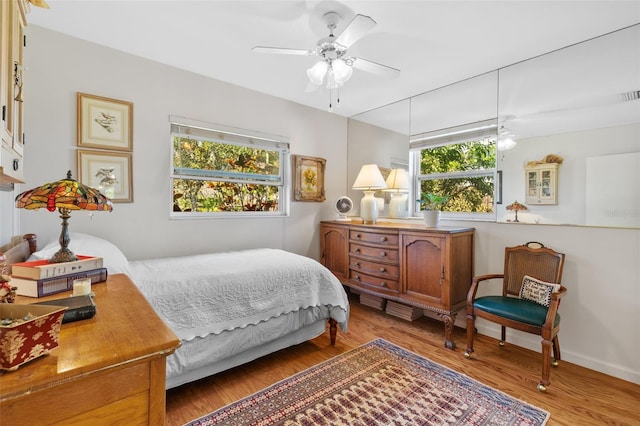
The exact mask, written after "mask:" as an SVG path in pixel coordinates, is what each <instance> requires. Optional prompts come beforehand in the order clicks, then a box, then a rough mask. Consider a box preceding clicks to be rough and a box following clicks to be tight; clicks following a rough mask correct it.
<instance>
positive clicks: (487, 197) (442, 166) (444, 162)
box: [409, 120, 497, 220]
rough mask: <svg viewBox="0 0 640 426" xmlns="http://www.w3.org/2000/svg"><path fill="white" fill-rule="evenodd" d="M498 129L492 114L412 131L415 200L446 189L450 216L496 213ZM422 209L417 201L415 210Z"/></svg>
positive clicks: (412, 173)
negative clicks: (487, 117)
mask: <svg viewBox="0 0 640 426" xmlns="http://www.w3.org/2000/svg"><path fill="white" fill-rule="evenodd" d="M496 129H497V124H496V121H495V120H487V121H483V122H478V123H472V124H468V125H464V126H458V127H455V128H449V129H444V130H439V131H435V132H429V133H423V134H420V135H414V136H412V138H411V141H410V144H409V147H410V154H409V155H410V163H411V176H412V177H413V185H412V188H413V189H412V194H413V197H414V198H413V200H417V199H418V198H420V195H421V194H422V193H434V194H437V195H444V196H446V197H448V201H447V203H446V204H445V205H444V207H443V209H442V211H443V212H445V213H446V217H449V218H455V219H468V218H477V219H481V218H485V219H491V220H492V219H495V206H494V204H495V202H494V200H495V191H496V186H495V184H494V183H495V180H496V140H497V130H496ZM419 210H420V206H419V204H418V203H414V207H413V211H414V212H415V214H416V215H417V213H418V211H419Z"/></svg>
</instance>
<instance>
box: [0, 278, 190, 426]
mask: <svg viewBox="0 0 640 426" xmlns="http://www.w3.org/2000/svg"><path fill="white" fill-rule="evenodd" d="M92 290H93V292H94V293H95V299H94V300H95V303H96V306H97V313H96V315H95V316H94V317H93V318H90V319H86V320H81V321H77V322H71V323H66V324H63V325H62V328H61V331H60V342H59V346H58V348H56V349H54V350H52V351H51V353H50V354H49V355H45V356H43V357H40V358H37V359H35V360H33V361H31V362H30V363H27V364H25V365H23V366H21V367H20V368H18V370H16V371H7V372H3V373H1V374H0V424H3V425H5V424H6V425H9V424H11V425H23V424H24V425H27V424H29V425H33V424H48V425H52V424H67V425H68V424H132V425H133V424H140V425H144V424H148V425H163V424H164V423H165V369H166V357H167V356H168V355H170V354H171V353H173V352H174V351H175V350H176V349H177V348H178V346H180V340H179V339H178V338H177V337H176V335H175V334H174V333H173V331H171V329H170V328H169V327H167V326H166V325H165V324H164V322H163V321H162V320H161V319H160V317H159V316H158V315H157V314H156V312H155V311H154V310H153V308H152V307H151V306H150V305H149V303H148V302H147V300H146V299H145V298H144V296H143V295H142V293H140V291H139V290H138V288H137V287H136V286H135V285H134V284H133V283H132V282H131V280H130V279H129V277H127V276H126V275H123V274H116V275H112V276H110V277H109V279H108V280H107V282H104V283H99V284H94V285H93V286H92ZM70 295H71V294H70V293H60V294H56V295H54V296H49V297H47V298H40V299H34V298H27V297H18V298H17V303H32V302H35V301H41V300H45V299H55V298H61V297H67V296H70Z"/></svg>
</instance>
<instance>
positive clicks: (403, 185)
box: [384, 169, 409, 192]
mask: <svg viewBox="0 0 640 426" xmlns="http://www.w3.org/2000/svg"><path fill="white" fill-rule="evenodd" d="M386 183H387V189H385V190H384V191H387V192H409V172H407V171H406V170H404V169H393V170H391V173H389V177H387V182H386Z"/></svg>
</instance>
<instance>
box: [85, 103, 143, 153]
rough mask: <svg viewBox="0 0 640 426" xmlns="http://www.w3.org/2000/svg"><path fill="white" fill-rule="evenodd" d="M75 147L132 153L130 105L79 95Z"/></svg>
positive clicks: (131, 111) (131, 108)
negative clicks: (76, 141)
mask: <svg viewBox="0 0 640 426" xmlns="http://www.w3.org/2000/svg"><path fill="white" fill-rule="evenodd" d="M76 103H77V118H78V129H77V131H78V136H77V137H78V146H81V147H89V148H102V149H114V150H118V151H131V150H132V149H133V103H131V102H127V101H120V100H117V99H110V98H103V97H101V96H94V95H89V94H86V93H80V92H78V93H77V94H76Z"/></svg>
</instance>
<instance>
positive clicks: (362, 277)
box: [349, 269, 400, 293]
mask: <svg viewBox="0 0 640 426" xmlns="http://www.w3.org/2000/svg"><path fill="white" fill-rule="evenodd" d="M349 274H350V275H351V280H352V281H354V282H356V283H358V284H362V285H363V286H366V287H369V288H373V289H376V290H378V291H383V292H384V290H389V291H391V292H393V293H397V292H398V289H399V288H400V286H399V285H398V280H397V279H396V280H394V279H387V278H381V277H375V276H373V275H368V274H363V273H362V272H360V271H357V270H354V269H351V270H350V271H349Z"/></svg>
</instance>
